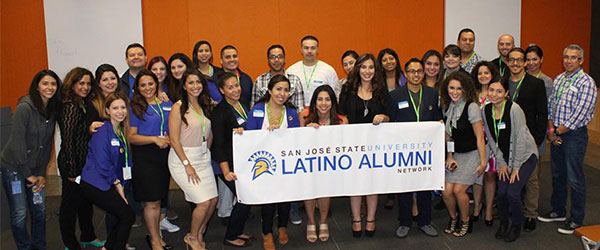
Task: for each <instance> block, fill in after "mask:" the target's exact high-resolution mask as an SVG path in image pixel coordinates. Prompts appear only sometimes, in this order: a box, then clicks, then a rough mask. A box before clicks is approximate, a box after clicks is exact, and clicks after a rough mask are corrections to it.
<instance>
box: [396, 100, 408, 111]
mask: <svg viewBox="0 0 600 250" xmlns="http://www.w3.org/2000/svg"><path fill="white" fill-rule="evenodd" d="M405 108H408V102H407V101H402V102H398V109H405Z"/></svg>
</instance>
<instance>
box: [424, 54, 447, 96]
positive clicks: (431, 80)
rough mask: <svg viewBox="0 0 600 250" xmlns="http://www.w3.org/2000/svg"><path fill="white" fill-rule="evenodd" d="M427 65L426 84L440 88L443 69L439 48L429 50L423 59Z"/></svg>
mask: <svg viewBox="0 0 600 250" xmlns="http://www.w3.org/2000/svg"><path fill="white" fill-rule="evenodd" d="M421 61H423V64H424V65H425V85H427V86H429V87H431V88H434V89H438V85H439V82H441V80H440V75H441V74H440V72H441V71H442V70H441V69H442V62H443V60H442V55H440V52H438V51H437V50H433V49H431V50H428V51H427V52H425V54H424V55H423V58H422V59H421Z"/></svg>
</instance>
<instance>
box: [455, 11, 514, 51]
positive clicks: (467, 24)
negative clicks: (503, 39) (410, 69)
mask: <svg viewBox="0 0 600 250" xmlns="http://www.w3.org/2000/svg"><path fill="white" fill-rule="evenodd" d="M444 12H445V13H444V15H445V18H444V19H445V20H444V34H445V37H444V42H445V45H448V44H456V40H457V38H458V32H459V31H460V30H461V29H463V28H471V29H472V30H473V31H475V52H477V54H479V55H481V56H483V58H484V59H486V60H493V59H494V58H496V57H498V49H497V44H498V37H500V35H502V34H505V33H508V34H511V35H513V36H514V37H515V46H517V47H518V46H520V44H521V0H446V1H445V8H444Z"/></svg>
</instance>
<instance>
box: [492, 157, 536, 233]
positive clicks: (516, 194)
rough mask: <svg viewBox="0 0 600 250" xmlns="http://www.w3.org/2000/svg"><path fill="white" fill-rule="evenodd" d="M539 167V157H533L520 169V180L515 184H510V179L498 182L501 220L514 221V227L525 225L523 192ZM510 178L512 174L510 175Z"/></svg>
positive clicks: (497, 197) (497, 194)
mask: <svg viewBox="0 0 600 250" xmlns="http://www.w3.org/2000/svg"><path fill="white" fill-rule="evenodd" d="M536 165H537V157H536V156H535V155H531V156H530V157H529V159H527V161H525V163H523V165H522V166H521V168H519V180H517V179H516V178H515V181H514V182H513V183H510V177H509V178H508V180H503V181H498V188H497V193H496V203H497V205H498V214H500V220H503V221H508V219H509V218H510V219H511V220H512V225H514V226H520V225H522V224H523V210H522V209H521V205H522V199H521V198H522V195H521V192H522V191H523V188H524V187H525V184H527V180H529V177H530V176H531V173H533V170H535V168H536ZM509 176H510V174H509Z"/></svg>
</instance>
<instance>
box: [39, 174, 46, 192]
mask: <svg viewBox="0 0 600 250" xmlns="http://www.w3.org/2000/svg"><path fill="white" fill-rule="evenodd" d="M37 179H38V182H37V191H42V189H44V188H45V187H46V177H44V176H38V177H37Z"/></svg>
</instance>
